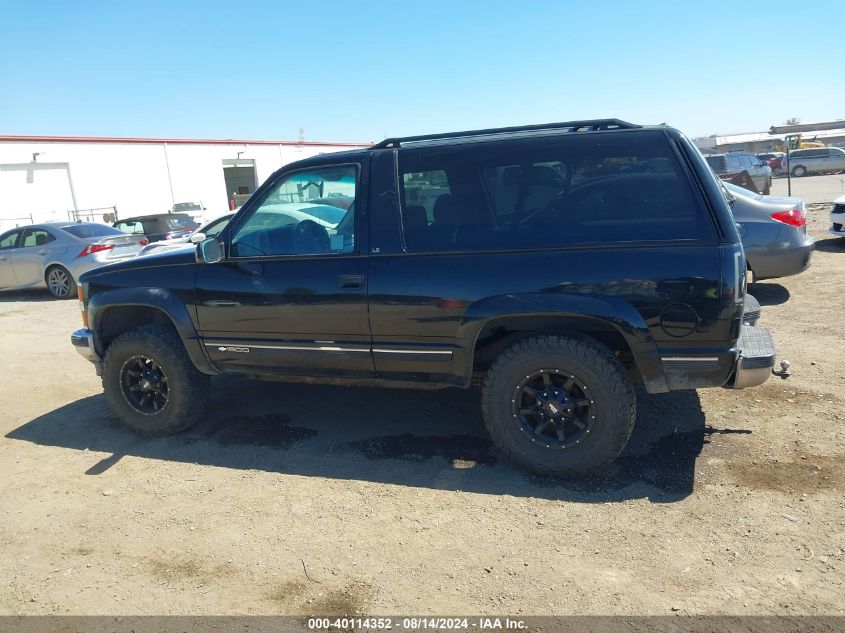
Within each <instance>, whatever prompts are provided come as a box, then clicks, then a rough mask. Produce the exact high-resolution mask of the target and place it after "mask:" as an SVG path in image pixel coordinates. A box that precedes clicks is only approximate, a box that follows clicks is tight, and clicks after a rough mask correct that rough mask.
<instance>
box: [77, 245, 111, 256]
mask: <svg viewBox="0 0 845 633" xmlns="http://www.w3.org/2000/svg"><path fill="white" fill-rule="evenodd" d="M113 248H114V244H89V245H88V246H86V247H85V248H83V249H82V251H81V252H80V253H79V255H77V257H85V256H87V255H93V254H94V253H99V252H101V251H110V250H111V249H113Z"/></svg>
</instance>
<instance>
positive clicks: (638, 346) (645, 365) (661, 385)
mask: <svg viewBox="0 0 845 633" xmlns="http://www.w3.org/2000/svg"><path fill="white" fill-rule="evenodd" d="M522 317H552V318H555V317H560V318H561V321H562V322H563V321H565V319H567V318H571V319H590V320H594V321H598V322H600V323H602V324H604V325H606V326H610V327H612V328H613V329H614V330H616V331H617V332H618V333H619V334H620V335H622V337H623V338H624V339H625V342H626V343H627V344H628V347H630V348H631V351H632V352H633V356H634V362H635V363H636V365H637V369H638V370H639V372H640V375H641V376H642V379H643V382H644V384H645V387H646V389H647V390H648V391H649V393H663V392H666V391H669V386H668V383H667V382H666V376H665V374H664V372H663V365H662V364H661V362H660V355H659V353H658V351H657V346H656V344H655V342H654V338H653V337H652V335H651V332H650V331H649V328H648V325H647V324H646V322H645V320H644V319H643V317H642V315H641V314H640V313H639V312H638V311H637V310H636V309H635V308H634V307H633V306H632V305H631V304H630V303H628V302H627V301H626V300H625V299H623V298H620V297H608V296H605V295H590V294H575V293H526V294H507V295H499V296H495V297H488V298H485V299H482V300H481V301H478V302H476V303H474V304H472V305H471V306H469V307H468V308H467V310H466V312H465V315H464V319H463V320H462V322H461V325H460V329H459V334H458V337H459V340H462V341H467V343H468V344H469V347H468V348H467V349H466V358H465V359H463V362H465V363H466V364H467V365H466V371H467V372H468V373H471V372H472V364H473V351H474V349H475V346H476V343H477V342H478V336H479V334H480V333H481V332H482V330H483V329H484V328H485V327H486V326H488V325H494V324H495V322H496V321H500V320H501V321H505V320H507V319H514V318H522ZM456 360H457V359H456Z"/></svg>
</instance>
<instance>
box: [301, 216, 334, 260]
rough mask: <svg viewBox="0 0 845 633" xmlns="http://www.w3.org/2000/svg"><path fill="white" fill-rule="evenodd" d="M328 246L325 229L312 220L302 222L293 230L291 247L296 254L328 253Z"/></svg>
mask: <svg viewBox="0 0 845 633" xmlns="http://www.w3.org/2000/svg"><path fill="white" fill-rule="evenodd" d="M330 244H331V240H330V239H329V232H328V231H327V230H326V227H324V226H321V225H319V224H317V223H316V222H314V220H302V221H301V222H299V223H298V224H297V225H296V228H295V229H294V230H293V246H294V250H295V251H296V252H297V253H300V254H308V253H328V252H329V247H330Z"/></svg>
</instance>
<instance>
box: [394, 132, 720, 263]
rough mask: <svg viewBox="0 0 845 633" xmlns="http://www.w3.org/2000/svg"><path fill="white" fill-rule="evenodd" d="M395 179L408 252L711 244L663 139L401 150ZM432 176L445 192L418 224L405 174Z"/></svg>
mask: <svg viewBox="0 0 845 633" xmlns="http://www.w3.org/2000/svg"><path fill="white" fill-rule="evenodd" d="M399 171H400V174H401V181H400V183H401V185H402V189H403V192H402V205H403V231H404V234H405V245H406V249H407V250H408V251H411V252H423V251H462V250H493V249H541V248H553V247H560V246H568V245H573V244H586V243H604V242H632V241H662V240H687V239H688V240H709V239H713V238H714V237H715V227H714V226H713V223H712V221H711V220H710V216H709V214H708V213H707V211H706V209H704V208H703V207H702V206H701V204H700V203H699V201H698V199H697V198H696V197H695V196H694V195H693V192H692V190H691V187H690V184H689V182H688V180H687V178H686V174H685V171H684V169H683V167H682V166H681V165H680V163H679V162H678V160H677V158H676V156H675V154H674V152H673V150H672V147H671V145H670V144H669V141H668V139H667V138H666V136H665V135H663V134H661V133H660V132H655V133H654V134H642V133H641V134H617V133H607V134H602V135H592V134H590V135H575V134H572V135H565V136H557V137H548V138H541V139H530V140H521V141H516V140H514V141H506V142H499V143H478V144H474V145H469V144H468V145H466V146H464V147H460V148H456V147H447V148H443V147H440V148H416V149H415V148H408V149H404V150H400V151H399ZM436 172H442V173H443V174H444V175H445V183H444V184H443V185H442V190H443V191H444V193H440V190H438V192H437V197H436V198H435V199H434V201H433V203H431V202H430V201H429V204H432V208H433V211H434V213H433V217H431V216H429V215H428V213H426V214H425V217H423V214H422V213H421V212H420V208H421V207H423V208H425V209H426V211H427V207H425V205H419V204H415V202H417V200H418V196H419V193H417V194H416V195H417V198H416V199H415V198H414V194H413V193H412V191H411V187H410V186H409V183H410V182H411V181H412V180H413V178H412V177H411V175H414V174H431V173H436ZM416 216H419V217H416Z"/></svg>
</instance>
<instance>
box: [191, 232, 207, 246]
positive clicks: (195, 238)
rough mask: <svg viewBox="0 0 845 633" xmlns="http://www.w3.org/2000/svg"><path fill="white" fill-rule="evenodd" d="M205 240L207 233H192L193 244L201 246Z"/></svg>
mask: <svg viewBox="0 0 845 633" xmlns="http://www.w3.org/2000/svg"><path fill="white" fill-rule="evenodd" d="M204 239H205V233H198V232H196V231H195V232H193V233H191V244H199V243H200V242H202V241H203V240H204Z"/></svg>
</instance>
